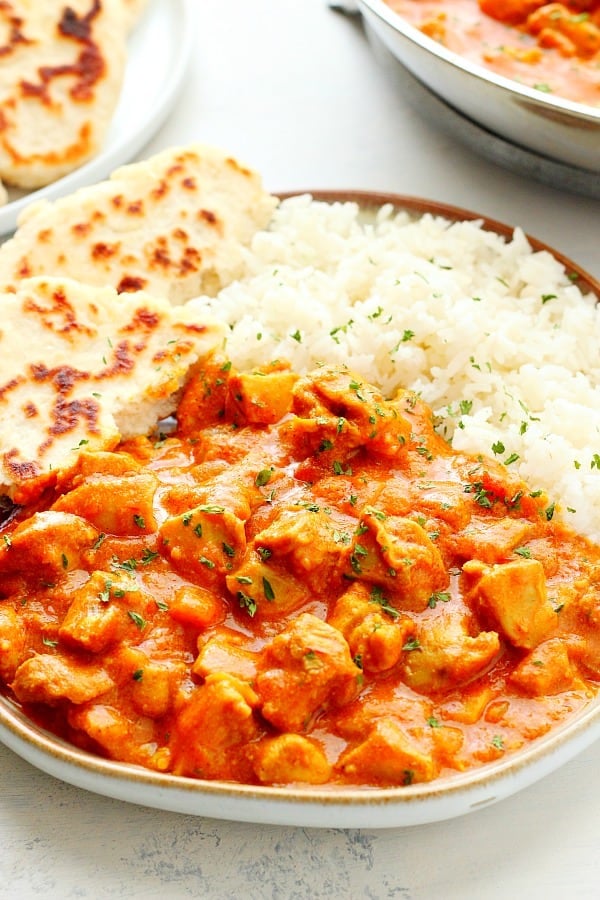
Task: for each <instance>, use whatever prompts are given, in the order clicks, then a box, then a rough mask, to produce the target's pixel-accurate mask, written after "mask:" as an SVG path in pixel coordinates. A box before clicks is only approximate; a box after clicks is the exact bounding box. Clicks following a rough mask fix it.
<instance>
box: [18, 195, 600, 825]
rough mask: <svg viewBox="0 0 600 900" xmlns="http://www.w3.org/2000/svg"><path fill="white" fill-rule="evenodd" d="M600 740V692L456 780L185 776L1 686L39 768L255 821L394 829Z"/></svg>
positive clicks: (374, 201)
mask: <svg viewBox="0 0 600 900" xmlns="http://www.w3.org/2000/svg"><path fill="white" fill-rule="evenodd" d="M307 195H309V196H310V197H311V198H312V199H313V200H316V201H322V202H326V203H346V202H351V203H357V204H359V205H361V206H362V207H363V208H366V209H369V208H371V209H380V208H381V207H382V206H385V205H389V204H390V205H392V206H393V207H395V208H397V210H398V212H402V211H403V210H406V211H407V212H409V213H414V214H416V215H426V214H431V215H434V216H443V217H444V218H447V219H449V220H451V221H475V222H481V223H482V227H484V228H486V229H487V230H490V231H493V232H496V233H498V234H500V235H501V236H503V237H506V238H509V237H511V236H512V234H513V232H514V231H515V228H516V227H517V226H512V225H508V224H506V223H504V222H500V221H497V220H495V219H493V218H490V217H487V216H483V215H481V214H478V213H476V212H473V211H471V210H468V209H463V208H462V207H458V206H454V205H451V204H447V203H442V202H438V201H434V200H427V199H424V198H420V197H415V196H411V195H403V194H396V193H389V192H385V191H370V190H353V189H350V190H343V189H333V190H324V189H314V190H311V189H309V190H297V189H295V190H292V191H283V192H277V196H278V197H279V198H280V199H282V200H283V199H291V198H295V197H297V198H300V197H303V196H307ZM525 236H526V238H527V240H528V241H529V242H530V244H531V246H532V248H533V249H534V250H544V251H547V252H549V253H551V254H552V255H553V256H554V258H555V259H557V260H558V261H559V262H561V263H562V264H563V265H565V267H566V268H567V269H569V270H571V271H573V272H574V273H576V274H577V275H578V283H579V280H581V283H582V284H584V285H585V286H586V287H587V288H588V289H589V291H590V292H591V293H593V294H595V295H596V297H597V298H598V301H599V302H600V282H599V281H597V280H596V279H595V278H594V277H593V276H591V275H590V274H589V273H587V272H586V271H585V270H584V269H583V268H582V267H581V266H579V265H578V264H577V263H574V262H573V261H572V260H570V259H569V258H568V257H566V256H564V255H563V254H561V253H560V251H557V250H555V249H554V248H552V247H551V246H549V245H548V244H546V243H544V242H542V241H539V240H538V239H537V238H535V237H531V236H529V235H527V234H526V235H525ZM599 739H600V693H599V694H597V695H596V697H595V698H593V699H592V700H590V702H589V703H588V704H587V705H585V706H584V707H583V708H582V709H581V710H580V711H579V712H578V713H576V714H574V715H573V716H571V717H570V718H569V719H567V720H566V721H565V722H563V723H562V724H561V725H559V726H558V727H556V728H553V729H551V730H550V732H548V733H547V734H546V735H544V736H542V737H540V738H538V739H537V740H536V741H534V742H533V743H531V744H530V745H528V746H527V747H526V748H525V749H524V750H522V751H517V752H515V753H514V754H511V755H510V756H508V757H507V758H505V759H501V760H497V761H495V762H492V763H486V764H485V765H482V766H480V767H478V768H474V769H470V770H467V771H466V772H463V773H457V774H455V775H451V776H449V777H447V778H442V779H437V780H434V781H432V782H429V783H425V784H415V785H410V786H405V787H395V788H393V787H392V788H347V789H346V788H343V787H342V788H337V787H334V788H329V789H327V788H324V787H318V786H317V787H314V786H307V787H306V788H304V787H303V788H301V789H300V788H284V787H277V786H266V785H262V786H261V785H245V784H236V783H232V782H224V781H203V780H200V779H192V778H185V777H182V776H177V775H172V774H170V773H161V772H156V771H153V770H151V769H145V768H143V767H141V766H136V765H132V764H129V763H121V762H115V761H112V760H109V759H106V758H104V757H100V756H95V755H93V754H91V753H88V752H87V751H85V750H81V749H79V748H78V747H76V746H75V745H72V744H69V743H68V742H66V741H64V740H63V739H61V738H59V737H57V736H55V735H53V734H52V733H51V732H49V731H47V730H46V729H44V728H42V727H41V726H38V725H36V723H35V722H34V721H33V720H31V719H30V718H29V717H28V716H27V715H26V713H25V712H23V711H22V710H21V708H20V707H19V705H18V704H17V703H15V702H14V701H12V700H11V699H10V697H8V696H7V695H6V694H3V693H0V743H2V744H4V745H5V746H6V747H8V749H9V750H11V751H13V752H14V753H15V754H16V755H17V756H19V757H20V758H21V759H23V760H25V761H26V762H28V763H30V764H31V765H33V766H34V767H35V768H37V769H39V770H40V771H43V772H45V773H46V774H48V775H51V776H52V777H55V778H58V779H59V780H61V781H63V782H65V783H67V784H71V785H73V786H75V787H78V788H81V789H83V790H86V791H88V792H91V793H95V794H99V795H102V796H105V797H110V798H113V799H117V800H121V801H124V802H129V803H135V804H137V805H141V806H144V807H148V808H155V809H161V810H164V811H170V812H175V813H182V814H186V815H197V816H208V817H211V818H215V819H222V820H229V821H238V822H250V823H254V824H273V825H286V826H295V827H314V828H326V827H338V828H344V829H347V828H373V829H385V828H403V827H411V826H415V825H423V824H430V823H433V822H440V821H446V820H449V819H453V818H456V817H459V816H462V815H466V814H468V813H471V812H473V811H476V810H477V809H482V808H484V807H487V806H491V805H493V804H495V803H497V802H499V801H501V800H505V799H508V798H509V797H510V796H512V795H513V794H515V793H517V792H519V791H521V790H523V789H524V788H526V787H529V786H530V785H532V784H534V783H536V782H538V781H539V780H541V779H542V778H544V777H546V776H547V775H549V774H550V773H552V772H553V771H555V770H557V769H558V768H561V767H562V766H564V765H565V764H566V763H567V762H569V761H570V760H571V759H573V758H574V757H575V756H577V755H578V754H580V753H581V752H583V751H584V750H585V749H586V748H587V747H589V746H590V745H591V744H592V743H594V742H596V741H597V740H599Z"/></svg>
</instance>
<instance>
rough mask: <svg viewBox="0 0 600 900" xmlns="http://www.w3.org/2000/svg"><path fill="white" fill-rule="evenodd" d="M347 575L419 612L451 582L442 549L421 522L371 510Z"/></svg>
mask: <svg viewBox="0 0 600 900" xmlns="http://www.w3.org/2000/svg"><path fill="white" fill-rule="evenodd" d="M347 575H348V577H349V578H355V579H358V580H360V581H368V582H370V583H375V584H378V585H380V586H381V587H383V588H384V589H385V590H388V591H390V592H391V594H392V596H393V597H394V602H398V604H399V605H401V607H402V608H403V609H407V610H414V611H416V612H417V611H420V610H423V609H425V608H426V606H427V603H428V601H429V598H430V597H431V595H432V594H434V593H435V592H436V591H442V590H444V589H445V588H446V587H447V586H448V580H449V578H448V573H447V571H446V567H445V566H444V561H443V559H442V557H441V554H440V552H439V550H438V549H437V547H436V546H435V544H434V543H433V541H432V540H431V539H430V537H429V536H428V534H427V533H426V532H425V531H424V529H423V528H421V526H420V525H419V524H418V523H417V522H414V521H413V520H412V519H407V518H403V517H401V516H385V515H383V514H382V513H378V512H377V510H373V509H368V508H367V509H365V511H364V512H363V515H362V516H361V520H360V525H359V528H358V529H357V535H356V537H355V539H354V543H353V546H352V551H351V554H350V570H349V571H348V573H347Z"/></svg>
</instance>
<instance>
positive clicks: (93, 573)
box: [0, 357, 600, 788]
mask: <svg viewBox="0 0 600 900" xmlns="http://www.w3.org/2000/svg"><path fill="white" fill-rule="evenodd" d="M507 463H508V464H507V465H503V464H500V463H498V462H497V461H495V460H493V459H488V458H485V457H471V456H468V455H465V454H462V453H457V452H454V451H453V450H452V448H451V447H450V446H449V445H448V444H447V443H446V442H445V441H444V440H443V439H442V438H441V437H439V436H438V435H437V434H436V432H435V431H434V428H433V424H432V416H431V411H430V410H429V409H428V408H427V407H426V406H425V405H423V404H422V403H421V402H420V401H419V399H418V398H417V397H416V396H415V395H414V394H412V393H411V392H400V394H399V395H398V396H397V397H394V398H393V399H391V400H388V399H385V398H384V397H382V396H381V395H380V394H379V393H378V392H377V391H376V390H375V389H374V388H372V387H371V386H369V385H368V384H366V383H365V382H364V381H363V380H362V379H361V378H360V377H358V376H356V375H354V374H353V373H352V372H350V371H348V370H347V369H345V368H335V367H330V366H323V367H322V368H318V369H316V370H315V371H314V372H312V373H311V374H309V375H307V376H302V377H300V376H297V375H295V374H293V373H292V372H290V371H289V370H288V368H287V367H286V366H285V365H283V364H280V363H274V364H273V365H271V366H268V367H265V368H263V369H260V370H257V371H254V372H248V373H237V372H235V371H234V369H233V368H232V366H231V365H230V364H229V363H228V362H227V360H225V359H220V358H216V357H214V358H212V359H210V360H208V361H207V362H206V363H204V364H203V367H202V369H201V370H199V371H198V372H197V373H196V374H195V375H194V377H193V378H192V379H191V381H190V382H189V384H188V387H187V388H186V391H185V393H184V395H183V397H182V400H181V402H180V405H179V410H178V414H177V421H176V425H175V427H174V430H171V431H170V432H169V433H165V434H157V435H154V436H151V437H140V438H138V439H135V440H131V441H128V442H127V443H124V444H122V445H121V446H119V447H118V448H116V450H115V451H114V452H102V453H86V452H85V450H84V451H82V453H81V455H80V457H79V459H78V462H77V464H76V466H75V468H74V469H73V470H72V471H70V472H68V473H63V475H61V476H60V477H57V480H56V484H55V485H54V486H53V487H52V488H47V489H46V493H45V494H44V496H43V498H42V499H41V500H40V501H39V503H38V504H37V506H36V508H35V509H34V508H31V509H23V510H20V511H18V512H17V514H16V515H15V516H14V517H13V518H12V519H11V520H10V521H9V522H7V524H6V525H5V527H4V531H3V533H2V535H1V536H0V597H1V598H2V599H0V676H1V678H2V682H3V684H4V689H5V691H6V692H7V693H9V694H10V696H11V697H12V698H13V699H15V700H16V701H17V702H18V703H20V704H21V705H22V706H23V707H24V708H25V710H26V711H27V712H28V714H29V715H31V716H32V717H33V718H34V719H36V720H37V721H40V722H42V723H43V724H44V725H46V727H50V728H52V729H53V730H55V731H57V732H58V733H59V734H61V735H62V736H63V737H65V738H67V739H68V740H70V741H71V742H74V743H75V744H77V745H79V746H81V747H83V748H86V749H88V750H90V751H91V752H93V753H96V754H101V755H103V756H106V757H109V758H111V759H115V760H121V761H126V762H129V763H134V764H139V765H141V766H144V767H148V768H150V769H154V770H156V771H161V772H172V773H175V774H178V775H181V776H185V777H190V778H203V779H219V780H226V781H232V782H242V783H249V784H265V785H276V784H277V785H301V784H322V785H329V786H331V787H332V788H335V787H339V786H344V785H357V786H364V787H381V786H402V785H407V784H411V783H418V782H429V781H432V780H434V779H436V778H439V777H441V776H448V775H451V774H452V773H453V772H460V771H464V770H468V769H471V768H473V767H477V766H480V765H482V764H484V763H487V762H490V761H493V760H496V759H499V758H502V757H504V756H505V755H508V754H511V753H513V752H515V751H518V750H519V749H521V748H524V747H526V746H527V745H528V744H529V743H530V742H532V741H534V740H536V739H537V738H539V737H541V736H542V735H544V734H546V733H547V732H548V731H549V730H550V729H552V728H554V727H556V726H557V725H558V724H559V723H561V722H564V721H566V720H567V719H568V718H569V717H570V716H571V715H572V714H574V713H576V712H577V711H578V710H580V709H581V708H582V707H584V706H585V705H586V704H588V703H589V702H590V701H591V699H592V698H593V697H594V696H595V694H596V691H597V687H598V676H599V673H600V589H599V587H598V585H599V583H600V568H599V565H598V563H599V560H600V553H599V551H598V549H597V548H596V547H595V546H593V545H592V544H590V543H588V542H587V541H586V540H584V539H583V538H580V537H578V536H576V535H575V534H573V533H572V532H570V531H569V530H567V529H566V527H565V526H563V525H562V524H560V523H559V522H558V521H557V516H556V515H555V511H554V506H553V504H552V502H551V500H550V499H549V498H548V497H546V496H545V495H543V494H542V493H541V492H539V491H536V490H532V489H530V488H529V487H528V486H527V485H525V484H523V483H522V482H521V481H520V480H519V479H517V478H516V477H514V476H513V475H511V472H510V460H508V461H507Z"/></svg>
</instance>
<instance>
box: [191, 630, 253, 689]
mask: <svg viewBox="0 0 600 900" xmlns="http://www.w3.org/2000/svg"><path fill="white" fill-rule="evenodd" d="M242 644H243V641H242V636H241V635H240V634H239V633H238V632H233V631H232V632H230V631H228V630H226V629H223V630H222V631H219V632H217V633H216V634H213V636H212V637H211V638H209V640H208V641H206V643H205V644H203V645H202V646H201V647H200V648H199V653H198V656H197V657H196V659H195V661H194V664H193V666H192V672H193V674H194V675H197V676H198V677H199V678H207V677H208V676H209V675H213V674H215V673H217V672H225V673H227V674H228V675H235V676H236V677H237V678H240V679H241V680H242V681H248V682H252V681H253V680H254V678H255V677H256V667H257V664H258V654H257V653H255V652H254V651H252V650H248V649H247V648H246V647H244V646H243V645H242Z"/></svg>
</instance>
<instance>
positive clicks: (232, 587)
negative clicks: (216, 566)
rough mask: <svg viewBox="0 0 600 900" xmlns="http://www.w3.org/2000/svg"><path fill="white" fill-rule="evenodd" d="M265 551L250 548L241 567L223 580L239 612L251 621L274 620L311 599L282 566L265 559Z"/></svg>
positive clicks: (306, 589) (301, 584)
mask: <svg viewBox="0 0 600 900" xmlns="http://www.w3.org/2000/svg"><path fill="white" fill-rule="evenodd" d="M268 552H270V551H266V548H264V547H259V548H258V549H255V548H254V547H250V549H249V551H248V553H247V554H246V556H245V557H244V560H243V562H242V564H241V566H240V567H239V568H238V569H236V571H235V572H234V573H233V574H231V575H228V576H227V577H226V579H225V583H226V585H227V589H228V590H229V591H231V593H232V594H233V596H234V597H236V598H237V601H238V603H239V605H240V607H241V608H242V609H244V610H245V611H246V613H247V614H248V615H249V616H250V617H251V618H253V617H254V616H258V617H259V618H266V619H277V618H279V617H280V616H281V615H282V614H283V613H287V612H291V610H293V609H296V608H297V607H298V606H300V605H301V604H302V603H304V602H306V600H308V599H309V598H310V592H309V590H308V588H307V587H306V585H305V584H303V582H302V581H300V580H299V579H298V578H296V577H295V576H294V575H293V573H291V572H290V571H289V570H288V569H287V568H286V566H285V565H283V564H281V563H278V562H277V560H271V559H270V558H267V561H265V557H266V556H267V553H268Z"/></svg>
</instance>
